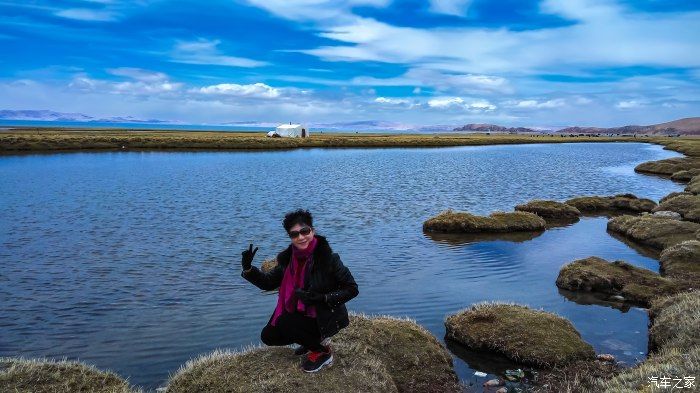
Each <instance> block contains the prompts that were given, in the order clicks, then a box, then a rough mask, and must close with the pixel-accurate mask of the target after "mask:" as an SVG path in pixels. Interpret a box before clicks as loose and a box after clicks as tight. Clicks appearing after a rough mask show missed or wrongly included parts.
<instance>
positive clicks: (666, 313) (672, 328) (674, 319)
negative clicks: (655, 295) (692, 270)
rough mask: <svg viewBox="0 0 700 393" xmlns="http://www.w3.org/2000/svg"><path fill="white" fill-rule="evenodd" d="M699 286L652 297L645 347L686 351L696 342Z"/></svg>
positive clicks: (698, 335) (699, 316) (699, 331)
mask: <svg viewBox="0 0 700 393" xmlns="http://www.w3.org/2000/svg"><path fill="white" fill-rule="evenodd" d="M698 310H700V290H696V291H692V292H686V293H680V294H677V295H674V296H667V297H663V298H659V299H656V300H655V301H654V302H653V304H652V307H651V309H650V310H649V316H650V319H651V328H650V329H649V350H650V351H651V352H656V351H659V350H662V349H671V348H672V349H678V350H681V351H688V350H690V349H692V348H694V347H698V346H700V313H699V312H698Z"/></svg>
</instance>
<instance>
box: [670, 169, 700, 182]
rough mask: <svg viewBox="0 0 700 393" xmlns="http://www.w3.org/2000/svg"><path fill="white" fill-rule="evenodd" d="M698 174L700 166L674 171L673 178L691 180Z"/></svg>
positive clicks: (684, 180)
mask: <svg viewBox="0 0 700 393" xmlns="http://www.w3.org/2000/svg"><path fill="white" fill-rule="evenodd" d="M697 175H700V168H694V169H687V170H683V171H678V172H674V173H673V175H671V179H672V180H675V181H681V182H689V181H690V180H691V179H692V178H693V177H694V176H697Z"/></svg>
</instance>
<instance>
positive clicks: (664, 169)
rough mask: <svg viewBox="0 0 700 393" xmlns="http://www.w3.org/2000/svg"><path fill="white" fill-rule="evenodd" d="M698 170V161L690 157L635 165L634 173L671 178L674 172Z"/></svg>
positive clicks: (699, 162) (699, 166)
mask: <svg viewBox="0 0 700 393" xmlns="http://www.w3.org/2000/svg"><path fill="white" fill-rule="evenodd" d="M696 168H700V160H697V159H695V158H692V157H674V158H667V159H665V160H659V161H648V162H643V163H641V164H639V165H637V166H636V167H635V168H634V171H635V172H639V173H649V174H654V175H665V176H671V175H673V174H674V173H676V172H680V171H687V170H691V169H696Z"/></svg>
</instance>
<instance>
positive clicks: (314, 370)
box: [302, 355, 333, 373]
mask: <svg viewBox="0 0 700 393" xmlns="http://www.w3.org/2000/svg"><path fill="white" fill-rule="evenodd" d="M332 365H333V355H331V357H329V358H328V360H326V361H325V362H323V363H321V364H320V365H319V366H318V367H316V368H315V369H313V370H306V369H304V368H302V370H303V371H304V372H305V373H315V372H317V371H319V370H321V369H322V368H324V367H330V366H332Z"/></svg>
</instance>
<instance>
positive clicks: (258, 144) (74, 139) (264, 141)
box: [0, 128, 700, 155]
mask: <svg viewBox="0 0 700 393" xmlns="http://www.w3.org/2000/svg"><path fill="white" fill-rule="evenodd" d="M688 139H690V140H692V139H698V140H700V138H695V137H630V136H620V137H598V136H578V135H563V134H562V135H530V134H503V135H500V134H491V135H487V134H447V133H436V134H388V133H362V134H360V133H357V134H353V133H332V134H312V136H311V137H309V138H303V139H302V138H268V137H266V134H265V133H264V132H220V131H157V130H114V129H68V128H66V129H49V128H22V129H19V128H15V129H12V130H10V131H2V132H0V155H14V154H23V153H58V152H80V151H95V152H97V151H241V150H248V151H272V150H291V149H299V148H411V147H456V146H486V145H515V144H537V143H590V142H596V143H603V142H640V143H655V144H661V145H667V144H669V143H670V142H672V141H677V140H688Z"/></svg>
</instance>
